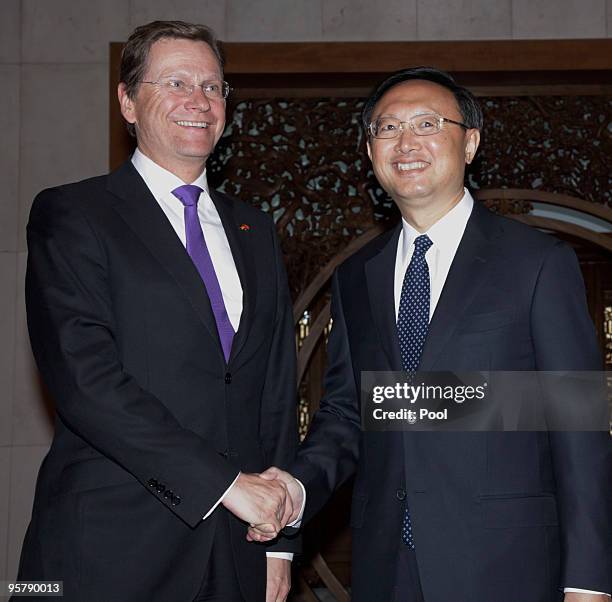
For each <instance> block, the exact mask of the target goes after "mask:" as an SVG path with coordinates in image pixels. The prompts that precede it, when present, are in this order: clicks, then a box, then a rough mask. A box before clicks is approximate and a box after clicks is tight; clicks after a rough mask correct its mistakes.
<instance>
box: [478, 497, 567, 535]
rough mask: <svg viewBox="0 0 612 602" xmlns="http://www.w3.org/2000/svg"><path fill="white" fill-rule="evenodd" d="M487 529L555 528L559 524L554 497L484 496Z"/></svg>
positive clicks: (484, 525)
mask: <svg viewBox="0 0 612 602" xmlns="http://www.w3.org/2000/svg"><path fill="white" fill-rule="evenodd" d="M480 506H481V510H482V514H481V516H482V525H483V527H484V528H485V529H506V528H512V527H554V526H557V525H558V524H559V519H558V516H557V502H556V500H555V498H554V496H552V495H531V496H530V495H514V496H513V495H507V496H502V495H491V496H487V495H483V496H481V497H480Z"/></svg>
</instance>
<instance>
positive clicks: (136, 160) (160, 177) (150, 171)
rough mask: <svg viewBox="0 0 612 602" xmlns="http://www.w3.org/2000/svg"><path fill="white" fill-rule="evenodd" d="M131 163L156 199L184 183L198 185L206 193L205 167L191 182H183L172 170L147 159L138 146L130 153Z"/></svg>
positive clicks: (163, 196) (165, 195)
mask: <svg viewBox="0 0 612 602" xmlns="http://www.w3.org/2000/svg"><path fill="white" fill-rule="evenodd" d="M132 164H133V165H134V167H135V168H136V171H138V173H139V174H140V175H141V177H142V179H143V180H144V181H145V184H146V185H147V186H148V188H149V190H150V191H151V192H152V193H153V196H154V197H155V198H156V199H161V198H165V197H167V196H168V195H169V194H171V192H172V191H173V190H174V189H175V188H178V187H179V186H183V185H184V184H193V185H194V186H199V187H200V188H201V189H202V190H204V191H205V192H206V194H208V182H207V180H206V168H204V171H203V172H202V173H201V174H200V175H199V176H198V177H197V178H196V179H195V180H194V181H193V182H183V180H181V179H180V178H179V177H178V176H175V175H174V174H173V173H172V172H170V171H168V170H167V169H164V168H163V167H161V166H160V165H158V164H157V163H155V161H153V160H151V159H149V157H147V156H146V155H145V154H144V153H143V152H142V151H141V150H140V149H138V148H137V149H136V150H135V151H134V154H133V155H132Z"/></svg>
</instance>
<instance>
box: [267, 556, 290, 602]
mask: <svg viewBox="0 0 612 602" xmlns="http://www.w3.org/2000/svg"><path fill="white" fill-rule="evenodd" d="M267 566H268V568H267V579H266V602H285V600H286V599H287V596H288V595H289V590H290V589H291V561H290V560H285V559H284V558H274V557H270V556H269V557H268V558H267Z"/></svg>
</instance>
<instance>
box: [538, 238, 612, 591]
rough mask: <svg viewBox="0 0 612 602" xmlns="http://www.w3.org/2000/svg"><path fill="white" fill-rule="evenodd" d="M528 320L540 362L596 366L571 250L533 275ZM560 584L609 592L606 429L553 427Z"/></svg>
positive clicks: (611, 521)
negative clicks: (560, 548)
mask: <svg viewBox="0 0 612 602" xmlns="http://www.w3.org/2000/svg"><path fill="white" fill-rule="evenodd" d="M531 328H532V333H533V344H534V347H535V353H536V367H537V369H538V370H550V371H556V370H585V371H586V370H601V367H602V362H601V357H600V354H599V350H598V345H597V339H596V335H595V330H594V328H593V324H592V322H591V319H590V317H589V314H588V310H587V305H586V296H585V290H584V283H583V280H582V275H581V273H580V268H579V265H578V261H577V259H576V256H575V254H574V252H573V251H572V250H571V249H570V248H569V247H568V246H567V245H564V244H557V245H555V246H554V247H552V248H551V249H550V251H549V253H548V255H547V256H546V257H545V259H544V262H543V264H542V268H541V270H540V274H539V276H538V280H537V283H536V288H535V294H534V298H533V303H532V308H531ZM550 443H551V449H552V455H553V464H554V471H555V478H556V484H557V499H558V505H559V508H558V510H559V515H560V523H561V536H562V546H561V547H562V550H563V551H564V556H563V567H562V583H561V585H562V586H563V587H572V588H581V589H588V590H595V591H602V592H608V593H610V592H612V549H611V548H612V535H611V534H612V491H611V490H612V480H611V478H610V475H612V445H611V440H610V436H609V434H608V433H606V432H553V433H550Z"/></svg>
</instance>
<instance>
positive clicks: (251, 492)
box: [221, 473, 293, 539]
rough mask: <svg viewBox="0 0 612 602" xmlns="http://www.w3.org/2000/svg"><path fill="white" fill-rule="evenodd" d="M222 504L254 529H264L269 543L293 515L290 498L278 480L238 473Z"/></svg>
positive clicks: (283, 484) (285, 488)
mask: <svg viewBox="0 0 612 602" xmlns="http://www.w3.org/2000/svg"><path fill="white" fill-rule="evenodd" d="M221 503H222V504H223V505H224V506H225V507H226V508H227V509H228V510H229V511H230V512H231V513H232V514H234V515H236V516H237V517H238V518H240V519H242V520H243V521H245V522H247V523H249V524H250V525H251V526H253V525H266V530H267V534H268V536H269V537H270V539H273V538H274V537H276V536H277V535H278V534H279V533H280V531H281V529H282V528H283V527H284V526H285V525H286V524H287V521H288V519H289V518H290V517H291V515H292V514H293V504H292V503H291V497H290V496H289V495H287V487H286V485H285V483H284V482H283V481H282V480H280V479H274V480H269V479H263V478H262V477H260V476H259V475H257V474H245V473H241V474H240V475H239V476H238V478H237V479H236V482H235V483H234V485H233V486H232V487H231V488H230V490H229V491H228V492H227V493H226V495H225V497H224V498H223V500H222V501H221Z"/></svg>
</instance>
